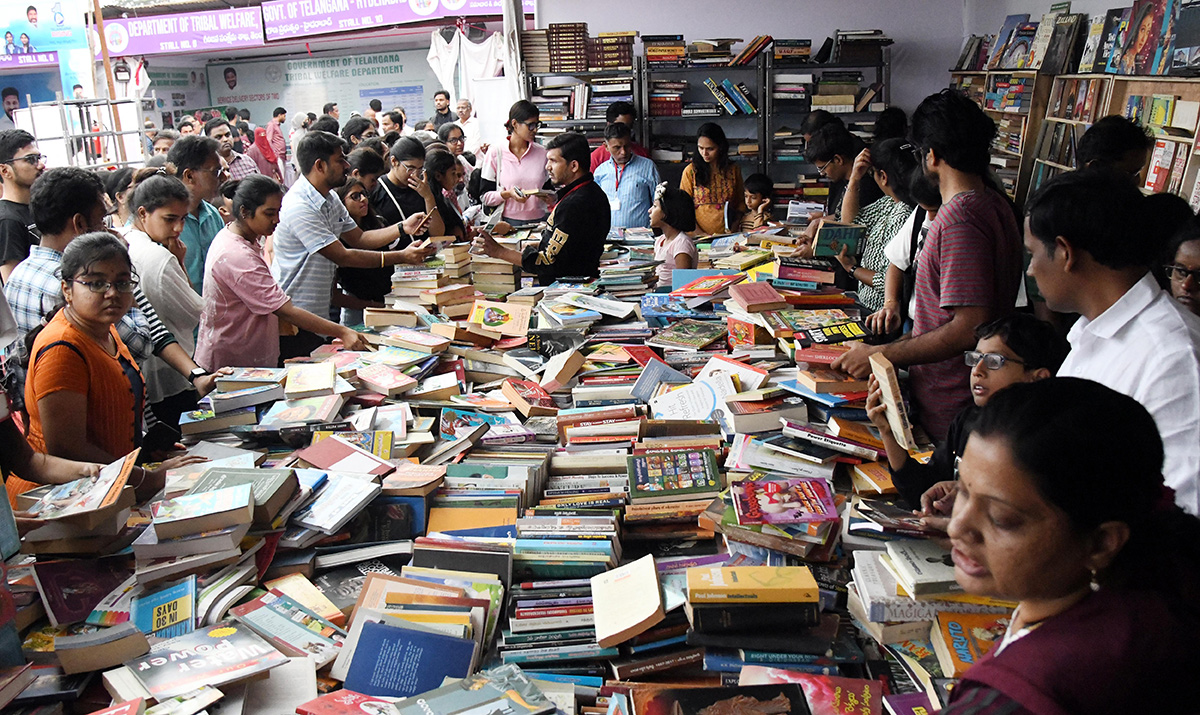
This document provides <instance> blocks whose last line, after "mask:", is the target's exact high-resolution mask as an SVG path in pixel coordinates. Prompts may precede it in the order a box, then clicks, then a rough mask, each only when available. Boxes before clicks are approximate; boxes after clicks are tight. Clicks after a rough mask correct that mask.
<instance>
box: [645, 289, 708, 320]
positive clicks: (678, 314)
mask: <svg viewBox="0 0 1200 715" xmlns="http://www.w3.org/2000/svg"><path fill="white" fill-rule="evenodd" d="M706 316H708V317H713V313H712V311H704V310H697V309H695V308H691V307H689V306H688V304H687V299H685V298H683V297H681V296H675V295H670V294H668V293H650V294H648V295H644V296H642V317H644V318H703V317H706Z"/></svg>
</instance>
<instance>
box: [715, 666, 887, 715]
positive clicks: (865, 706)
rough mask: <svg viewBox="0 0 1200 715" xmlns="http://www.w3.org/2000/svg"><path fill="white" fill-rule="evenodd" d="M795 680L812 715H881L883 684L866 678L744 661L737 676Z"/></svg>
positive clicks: (761, 681) (750, 680)
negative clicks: (800, 670)
mask: <svg viewBox="0 0 1200 715" xmlns="http://www.w3.org/2000/svg"><path fill="white" fill-rule="evenodd" d="M781 683H796V684H797V685H799V686H800V687H801V689H803V690H804V697H805V699H806V700H808V707H809V709H810V710H811V711H812V715H880V713H882V712H883V694H884V692H885V691H884V687H883V684H882V683H881V682H880V681H878V680H867V679H865V678H843V677H840V676H836V675H817V674H815V673H802V672H799V671H796V670H785V669H784V668H771V667H767V666H762V665H746V666H743V667H742V671H741V674H740V675H739V676H738V685H739V686H746V685H777V684H781Z"/></svg>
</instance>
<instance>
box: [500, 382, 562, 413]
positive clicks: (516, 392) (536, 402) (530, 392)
mask: <svg viewBox="0 0 1200 715" xmlns="http://www.w3.org/2000/svg"><path fill="white" fill-rule="evenodd" d="M500 391H501V392H502V393H504V396H505V397H507V398H508V401H509V402H511V403H512V404H513V406H514V407H516V408H517V411H518V412H520V413H521V414H523V415H525V416H526V417H534V416H538V415H556V414H558V407H557V406H556V405H555V404H554V400H553V399H551V397H550V393H548V392H546V391H545V390H543V389H542V386H541V385H539V384H537V383H536V382H530V381H529V380H517V379H515V378H511V377H510V378H508V379H506V380H505V381H504V382H503V383H501V385H500Z"/></svg>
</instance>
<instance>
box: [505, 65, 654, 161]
mask: <svg viewBox="0 0 1200 715" xmlns="http://www.w3.org/2000/svg"><path fill="white" fill-rule="evenodd" d="M642 68H643V62H642V58H640V57H634V58H633V66H632V67H629V68H628V69H603V70H583V71H579V72H537V73H525V74H524V77H525V92H526V97H528V98H529V99H531V100H534V101H535V103H537V102H536V99H535V98H536V97H538V96H544V95H540V93H541V92H544V91H545V90H547V89H550V90H554V89H556V87H555V86H554V85H562V84H564V83H565V82H568V81H570V82H572V83H573V84H576V85H582V86H586V87H587V90H586V91H587V92H588V93H589V98H588V99H589V104H591V105H592V106H591V108H590V109H589V110H585V112H584V116H574V114H576V113H572V116H570V117H568V118H566V119H543V120H542V127H541V129H539V131H538V133H537V136H538V139H539V141H541V142H542V143H545V141H547V140H549V139H550V137H551V136H553V135H554V134H560V133H562V132H568V131H577V132H580V133H582V134H583V135H584V136H586V137H587V138H588V141H589V142H590V143H592V144H597V143H598V142H600V141H603V137H604V111H603V110H602V109H600V107H599V103H597V102H595V99H594V98H595V97H604V96H606V95H611V96H624V95H626V94H627V95H629V97H630V100H629V101H631V102H632V103H633V106H634V109H636V110H637V116H638V117H639V119H638V120H637V121H636V122H635V123H634V127H633V130H634V131H633V133H634V136H635V137H645V136H647V134H646V133H645V125H644V124H643V120H642V117H644V115H645V113H646V112H645V109H644V107H643V104H642V95H643V93H642V87H641V85H642V82H641V77H642V71H643V70H642ZM621 80H626V81H627V82H628V91H621V92H608V93H597V92H596V91H595V89H596V88H597V87H599V86H602V85H605V84H609V83H613V82H619V81H621ZM609 86H610V88H611V86H612V85H611V84H610V85H609ZM620 86H624V85H620ZM570 104H571V100H570V99H568V110H571V109H574V108H573V107H570V106H569V105H570Z"/></svg>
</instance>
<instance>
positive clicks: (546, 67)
mask: <svg viewBox="0 0 1200 715" xmlns="http://www.w3.org/2000/svg"><path fill="white" fill-rule="evenodd" d="M549 34H550V33H549V31H548V30H523V31H522V32H521V59H522V60H524V62H525V70H526V71H527V72H529V73H531V74H545V73H547V72H549V71H550V38H549Z"/></svg>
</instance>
